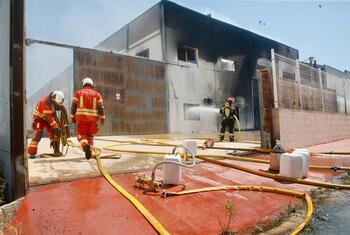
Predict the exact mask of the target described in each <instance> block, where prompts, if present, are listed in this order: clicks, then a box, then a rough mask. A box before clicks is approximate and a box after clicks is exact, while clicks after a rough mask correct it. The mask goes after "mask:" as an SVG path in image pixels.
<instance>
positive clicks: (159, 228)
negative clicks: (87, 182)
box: [96, 156, 170, 235]
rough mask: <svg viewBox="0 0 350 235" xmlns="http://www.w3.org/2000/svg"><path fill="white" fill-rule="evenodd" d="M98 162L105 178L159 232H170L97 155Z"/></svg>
mask: <svg viewBox="0 0 350 235" xmlns="http://www.w3.org/2000/svg"><path fill="white" fill-rule="evenodd" d="M96 162H97V166H98V169H99V170H100V172H101V174H102V175H103V176H104V177H105V179H106V180H107V181H108V182H109V183H110V184H111V185H112V186H113V187H114V188H115V189H116V190H118V192H120V193H121V194H122V195H123V196H124V197H125V198H126V199H128V200H129V201H130V202H131V203H132V204H133V205H134V206H135V207H136V209H137V210H138V211H139V212H140V213H141V214H142V215H143V216H144V217H145V218H146V219H147V221H148V222H149V223H150V224H151V225H152V226H153V228H154V229H155V230H156V231H157V232H158V233H159V234H162V235H163V234H164V235H165V234H170V233H169V232H168V231H167V230H166V229H165V228H164V227H163V225H162V224H161V223H160V222H159V221H158V220H157V219H156V218H155V217H154V216H153V215H152V214H151V213H150V212H149V211H148V210H147V209H146V208H145V207H144V206H143V205H142V204H141V203H140V202H139V201H138V200H137V199H136V198H135V197H134V196H132V195H131V194H130V193H128V192H127V191H126V190H125V189H124V188H122V187H121V186H120V185H119V184H117V182H115V181H114V180H113V178H112V177H111V175H110V174H108V173H107V171H106V170H105V169H104V168H103V166H102V163H101V159H100V158H99V156H96Z"/></svg>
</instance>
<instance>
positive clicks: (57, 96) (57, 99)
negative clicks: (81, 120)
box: [52, 91, 64, 104]
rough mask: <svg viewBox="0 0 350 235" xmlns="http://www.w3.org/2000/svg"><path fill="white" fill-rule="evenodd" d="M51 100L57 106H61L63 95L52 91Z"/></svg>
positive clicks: (60, 92)
mask: <svg viewBox="0 0 350 235" xmlns="http://www.w3.org/2000/svg"><path fill="white" fill-rule="evenodd" d="M52 100H54V101H55V102H56V103H57V104H63V101H64V94H63V92H62V91H54V92H52Z"/></svg>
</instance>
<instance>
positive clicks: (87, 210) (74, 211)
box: [8, 160, 348, 235]
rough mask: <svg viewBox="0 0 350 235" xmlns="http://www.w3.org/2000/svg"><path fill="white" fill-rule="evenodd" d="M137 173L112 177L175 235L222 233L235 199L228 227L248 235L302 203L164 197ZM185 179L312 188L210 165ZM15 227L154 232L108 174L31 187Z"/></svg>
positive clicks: (314, 175)
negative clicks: (141, 184) (139, 183)
mask: <svg viewBox="0 0 350 235" xmlns="http://www.w3.org/2000/svg"><path fill="white" fill-rule="evenodd" d="M332 161H333V160H332ZM347 161H348V160H347ZM232 162H234V163H236V164H237V163H238V164H240V165H242V166H246V167H250V168H252V169H267V168H268V165H266V164H258V163H249V162H238V161H232ZM158 173H159V174H158V178H161V175H160V173H161V171H159V172H158ZM147 174H148V175H149V174H150V173H149V172H147ZM136 175H137V174H123V175H118V176H114V177H113V178H114V179H115V180H116V181H117V182H118V183H119V184H121V185H122V186H123V187H124V188H125V189H126V190H127V191H129V192H130V193H131V194H133V195H134V196H135V197H136V198H137V199H138V200H139V201H140V202H141V203H142V204H143V205H144V206H145V207H146V208H147V209H148V210H149V211H150V212H151V213H152V214H153V215H154V216H155V217H156V218H157V219H158V220H159V221H160V222H161V223H162V224H163V226H164V227H165V228H166V229H167V230H168V231H169V232H170V233H172V234H219V233H220V232H221V227H220V221H221V223H222V226H226V221H227V216H226V215H225V210H224V208H223V206H224V204H225V203H226V202H227V200H231V201H233V202H234V205H235V208H236V210H235V214H234V217H233V219H232V222H231V226H230V228H231V230H234V231H236V232H237V231H238V232H240V233H247V231H249V229H250V228H252V226H253V225H255V224H264V223H269V222H271V221H272V220H273V219H275V218H276V217H277V216H278V214H279V213H280V212H281V211H282V210H283V209H285V208H287V206H288V205H289V204H290V203H293V204H294V203H299V202H300V200H299V199H295V198H292V197H288V196H283V195H278V194H272V193H263V192H261V193H258V192H246V191H239V192H237V191H221V192H207V193H201V194H196V195H187V196H178V197H169V198H162V197H160V195H154V194H144V193H143V191H142V190H140V189H138V188H135V187H134V179H135V176H136ZM332 175H333V173H332V172H330V171H319V172H310V174H309V176H310V178H311V179H317V180H322V181H324V180H327V179H329V178H330V177H331V176H332ZM183 183H184V185H186V189H193V188H200V187H205V186H215V185H222V184H230V185H233V184H252V185H264V186H275V187H281V188H288V189H293V190H298V191H309V190H310V189H311V187H310V186H305V185H297V184H284V183H280V182H276V181H274V180H272V179H267V178H262V177H258V176H255V175H251V174H248V173H244V172H241V171H237V170H234V169H229V168H226V167H223V166H218V165H213V164H208V163H201V164H198V165H196V167H195V168H194V169H184V170H183ZM180 188H181V187H179V186H178V187H176V188H173V189H171V190H179V189H180ZM12 225H14V226H17V227H19V229H20V230H21V231H22V233H23V234H45V235H49V234H156V232H155V231H154V230H153V228H152V227H151V226H150V225H149V224H148V222H147V221H146V220H145V219H144V218H143V217H142V216H141V215H140V214H139V212H138V211H137V210H136V209H135V208H134V207H133V206H132V204H130V203H129V202H128V201H127V200H126V199H125V198H124V197H123V196H121V195H120V194H119V193H118V192H117V191H116V190H115V189H114V188H112V186H111V185H109V183H108V182H107V181H106V180H105V179H104V178H95V179H85V180H78V181H74V182H66V183H59V184H51V185H45V186H40V187H35V188H31V189H30V191H29V193H28V194H27V195H26V197H25V199H24V202H23V204H22V205H21V206H20V208H19V209H18V211H17V212H16V216H15V219H14V220H13V221H12ZM8 234H9V233H8Z"/></svg>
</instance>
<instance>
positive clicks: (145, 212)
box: [68, 141, 350, 234]
mask: <svg viewBox="0 0 350 235" xmlns="http://www.w3.org/2000/svg"><path fill="white" fill-rule="evenodd" d="M68 144H69V145H72V142H70V141H68ZM125 144H127V143H125ZM145 144H146V143H145ZM120 145H124V144H112V145H108V146H105V147H103V148H101V149H98V150H99V153H98V154H97V155H96V156H95V158H96V161H97V164H98V168H99V170H100V172H101V174H102V175H103V176H104V177H105V178H106V180H107V181H108V182H109V183H110V184H111V185H112V186H113V187H114V188H115V189H117V190H118V191H119V192H120V193H121V194H122V195H123V196H125V197H126V198H127V199H128V200H129V201H130V202H131V203H132V204H133V205H134V206H135V207H136V208H137V209H138V210H139V211H140V212H141V213H142V214H143V216H144V217H145V218H146V219H147V220H148V221H149V223H150V224H151V225H152V226H153V227H154V228H155V230H156V231H157V232H158V233H160V234H169V232H168V231H167V230H166V229H165V228H164V227H163V226H162V225H161V224H160V223H159V222H158V221H157V220H156V219H155V218H154V217H153V216H152V215H151V214H150V212H149V211H148V210H147V209H146V208H144V207H143V206H142V204H141V203H140V202H138V201H137V199H136V198H134V197H133V196H132V195H131V194H129V193H128V192H127V191H126V190H124V189H123V188H122V187H121V186H120V185H118V184H117V183H116V182H115V181H114V180H113V178H112V177H111V176H110V175H109V174H108V173H107V172H106V171H105V169H104V168H103V166H102V164H101V160H100V157H99V155H100V154H101V151H102V150H109V151H116V152H131V153H142V154H168V153H169V152H160V151H159V152H155V151H143V150H123V149H116V148H113V146H120ZM210 156H212V155H209V156H203V155H199V156H197V157H198V158H199V159H202V160H205V161H207V162H211V163H215V164H220V165H223V166H227V167H232V168H235V169H238V170H242V171H245V172H248V173H251V174H255V175H259V176H263V177H267V178H272V179H277V180H283V181H287V182H292V183H299V184H306V185H312V186H320V187H326V188H335V189H348V190H349V189H350V185H342V184H332V183H324V182H319V181H314V180H302V179H293V178H289V177H283V176H280V175H275V174H270V173H266V172H260V171H256V170H252V169H249V168H245V167H241V166H238V165H234V164H230V163H226V162H222V161H216V160H212V159H210V158H208V157H210ZM214 156H215V155H214ZM216 156H220V157H222V155H216ZM224 157H225V158H232V159H234V158H236V160H237V159H240V160H243V159H244V161H255V162H260V163H268V162H269V161H268V160H262V159H249V158H244V157H238V156H229V155H226V156H225V155H224ZM248 159H249V160H248ZM322 167H323V166H322ZM326 169H329V168H326ZM249 187H252V186H249ZM255 187H257V188H254V187H253V188H252V189H251V190H255V191H268V190H269V189H267V188H268V187H258V186H255ZM243 188H244V187H243V186H242V189H243ZM258 188H260V189H259V190H258ZM262 188H266V190H265V189H262ZM232 189H234V188H232ZM271 189H272V188H271ZM218 190H223V189H218ZM246 190H248V189H246ZM280 190H281V193H282V191H283V192H285V193H282V194H286V195H288V193H287V191H288V190H283V189H280ZM276 191H279V190H278V189H274V190H272V191H271V190H270V192H276ZM185 192H186V191H184V192H179V193H178V194H180V195H181V193H182V194H184V193H185ZM191 193H193V192H192V191H191ZM168 195H170V194H168ZM293 195H294V196H297V195H296V194H293ZM298 195H299V196H298V197H304V198H305V201H306V203H307V206H308V212H307V215H306V217H305V219H304V221H303V223H302V224H300V225H299V226H298V228H297V229H295V230H294V231H293V233H292V234H297V233H298V232H300V231H301V230H302V229H303V228H304V227H305V225H306V224H307V223H308V221H309V220H310V217H311V215H312V202H311V199H310V197H309V196H308V194H303V193H299V194H298ZM301 195H302V196H301Z"/></svg>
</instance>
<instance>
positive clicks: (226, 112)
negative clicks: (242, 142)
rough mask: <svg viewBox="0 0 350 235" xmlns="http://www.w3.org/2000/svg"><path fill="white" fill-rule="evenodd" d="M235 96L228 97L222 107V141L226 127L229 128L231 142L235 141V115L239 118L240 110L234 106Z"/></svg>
mask: <svg viewBox="0 0 350 235" xmlns="http://www.w3.org/2000/svg"><path fill="white" fill-rule="evenodd" d="M233 103H234V98H233V97H228V98H227V99H226V101H225V103H224V105H223V106H222V108H221V109H220V114H221V115H222V121H221V129H220V141H223V140H224V137H225V131H226V128H228V130H229V138H230V142H233V141H234V133H233V128H234V125H235V121H236V120H235V118H234V115H235V116H236V117H237V118H238V112H237V110H236V108H235V107H234V106H233Z"/></svg>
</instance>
